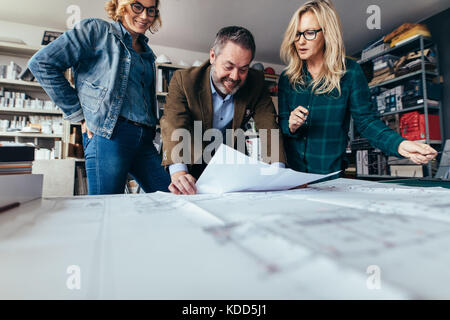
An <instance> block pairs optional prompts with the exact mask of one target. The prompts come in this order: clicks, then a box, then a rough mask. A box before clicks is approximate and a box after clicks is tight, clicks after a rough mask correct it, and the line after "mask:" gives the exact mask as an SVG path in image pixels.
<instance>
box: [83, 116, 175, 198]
mask: <svg viewBox="0 0 450 320" xmlns="http://www.w3.org/2000/svg"><path fill="white" fill-rule="evenodd" d="M154 137H155V129H154V128H152V129H150V128H143V127H138V126H136V125H134V124H131V123H129V122H126V121H123V120H121V119H119V120H118V121H117V124H116V126H115V128H114V131H113V135H112V137H111V139H106V138H103V137H101V136H98V135H96V134H94V136H93V137H92V138H91V139H89V138H88V136H87V133H83V147H84V154H85V155H84V157H85V159H86V174H87V178H88V189H89V194H90V195H98V194H118V193H124V190H125V184H126V180H127V175H128V174H130V175H131V176H132V177H133V178H134V179H135V180H136V181H137V183H139V185H140V186H141V188H142V189H143V190H144V191H145V192H156V191H164V192H168V191H169V190H168V187H169V184H170V176H169V174H168V173H167V172H166V171H165V170H164V168H163V167H162V166H161V157H160V155H159V154H158V152H157V150H156V148H155V146H154V145H153V139H154Z"/></svg>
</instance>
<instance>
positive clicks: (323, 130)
mask: <svg viewBox="0 0 450 320" xmlns="http://www.w3.org/2000/svg"><path fill="white" fill-rule="evenodd" d="M346 64H347V72H346V73H345V75H344V76H343V77H342V79H341V95H340V96H338V93H337V90H336V89H335V90H334V91H333V92H331V94H319V95H317V94H313V93H312V90H311V89H312V85H311V80H312V77H311V74H310V73H309V72H308V71H307V68H306V67H305V68H304V70H305V72H306V83H307V85H306V87H301V86H297V87H296V90H294V88H293V87H292V85H291V84H290V83H289V79H288V77H287V76H286V74H285V72H283V73H282V74H281V76H280V80H279V83H278V90H279V91H278V108H279V122H280V127H281V131H282V133H283V137H284V143H285V151H286V157H287V162H288V164H289V166H290V167H291V168H292V169H294V170H297V171H302V172H311V173H320V174H326V173H331V172H334V171H338V170H342V169H344V167H343V160H344V159H345V158H344V157H345V149H346V147H347V144H348V130H349V125H350V115H351V116H352V118H353V120H354V124H355V128H356V130H358V132H359V133H361V135H362V136H363V137H365V138H367V139H369V141H370V143H371V144H372V145H373V146H374V147H377V148H379V149H380V150H382V151H383V152H384V153H386V154H388V155H394V156H396V157H401V155H400V154H398V152H397V149H398V145H399V144H400V143H401V142H402V141H403V140H406V139H405V138H403V137H401V136H400V135H399V134H397V133H396V132H395V131H393V130H391V129H389V128H388V127H387V126H386V125H385V124H384V123H383V122H382V121H381V120H380V119H379V117H378V116H377V114H376V113H375V112H374V111H373V110H372V108H371V101H370V93H369V87H368V85H367V80H366V77H365V76H364V73H363V71H362V70H361V67H360V66H359V65H358V64H357V63H356V62H355V61H353V60H350V59H346ZM304 65H305V64H304ZM298 106H302V107H305V108H307V109H308V110H309V115H308V118H307V120H306V122H305V123H304V124H303V125H302V126H301V127H300V128H299V129H298V130H297V131H296V132H295V133H294V134H292V133H291V132H290V131H289V116H290V113H291V112H292V111H293V110H294V109H295V108H297V107H298Z"/></svg>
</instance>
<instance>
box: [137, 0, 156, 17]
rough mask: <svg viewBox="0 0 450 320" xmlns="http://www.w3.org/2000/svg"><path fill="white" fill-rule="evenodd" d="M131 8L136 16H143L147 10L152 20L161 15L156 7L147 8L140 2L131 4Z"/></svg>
mask: <svg viewBox="0 0 450 320" xmlns="http://www.w3.org/2000/svg"><path fill="white" fill-rule="evenodd" d="M130 6H131V10H133V12H134V13H136V14H141V13H142V12H144V9H147V15H148V16H149V17H151V18H153V17H157V16H158V14H159V10H158V9H156V7H155V6H150V7H146V6H144V5H143V4H142V3H140V2H139V1H136V2H133V3H131V4H130Z"/></svg>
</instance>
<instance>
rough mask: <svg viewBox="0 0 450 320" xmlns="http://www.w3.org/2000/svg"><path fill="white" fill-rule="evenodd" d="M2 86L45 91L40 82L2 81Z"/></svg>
mask: <svg viewBox="0 0 450 320" xmlns="http://www.w3.org/2000/svg"><path fill="white" fill-rule="evenodd" d="M0 86H3V87H13V88H28V89H38V90H44V89H43V88H42V86H41V85H40V84H39V83H38V82H33V81H23V80H8V79H0Z"/></svg>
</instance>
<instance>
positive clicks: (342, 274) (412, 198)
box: [0, 179, 450, 299]
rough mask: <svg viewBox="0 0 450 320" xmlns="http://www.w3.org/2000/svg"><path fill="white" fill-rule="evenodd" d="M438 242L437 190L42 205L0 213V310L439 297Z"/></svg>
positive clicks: (445, 288) (441, 198) (449, 283)
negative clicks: (2, 305)
mask: <svg viewBox="0 0 450 320" xmlns="http://www.w3.org/2000/svg"><path fill="white" fill-rule="evenodd" d="M449 243H450V190H448V189H444V188H418V187H406V186H400V185H392V184H382V183H376V182H367V181H358V180H347V179H338V180H333V181H327V182H324V183H319V184H316V185H312V186H310V187H308V188H306V189H300V190H291V191H283V192H254V193H231V194H224V195H195V196H175V195H171V194H166V193H154V194H142V195H115V196H91V197H87V196H85V197H70V198H44V199H41V200H35V201H32V202H29V203H26V204H23V205H21V206H20V207H19V208H16V209H13V210H10V211H8V212H5V213H2V214H1V215H0V261H1V263H0V299H12V298H18V299H36V298H38V299H55V298H56V299H415V298H447V299H448V298H450V272H449V271H448V266H449V265H450V250H448V247H449Z"/></svg>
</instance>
